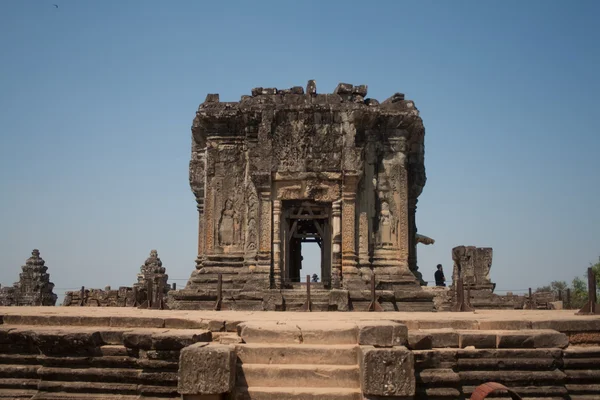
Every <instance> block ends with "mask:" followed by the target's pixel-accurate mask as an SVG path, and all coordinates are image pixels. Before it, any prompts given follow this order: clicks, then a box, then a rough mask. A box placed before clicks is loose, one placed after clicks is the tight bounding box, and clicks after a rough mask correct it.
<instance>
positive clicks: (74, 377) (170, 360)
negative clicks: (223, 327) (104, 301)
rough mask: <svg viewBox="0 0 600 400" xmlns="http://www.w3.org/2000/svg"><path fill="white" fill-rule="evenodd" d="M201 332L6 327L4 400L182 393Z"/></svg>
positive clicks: (1, 341)
mask: <svg viewBox="0 0 600 400" xmlns="http://www.w3.org/2000/svg"><path fill="white" fill-rule="evenodd" d="M211 339H212V336H211V333H210V332H208V331H205V330H196V329H154V328H104V327H97V328H91V327H53V326H18V325H16V326H10V325H0V399H31V400H58V399H61V400H134V399H144V400H155V399H162V400H165V399H169V398H170V399H176V398H180V395H179V394H178V393H177V373H178V361H179V352H180V350H181V349H182V348H184V347H186V346H188V345H190V344H193V343H196V342H209V341H210V340H211Z"/></svg>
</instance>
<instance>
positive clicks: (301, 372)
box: [237, 364, 360, 388]
mask: <svg viewBox="0 0 600 400" xmlns="http://www.w3.org/2000/svg"><path fill="white" fill-rule="evenodd" d="M237 382H238V383H239V384H240V385H241V386H242V385H243V386H247V387H253V386H261V387H265V386H266V387H299V388H302V387H329V388H334V387H335V388H359V387H360V382H359V369H358V366H357V365H325V364H321V365H307V364H238V365H237Z"/></svg>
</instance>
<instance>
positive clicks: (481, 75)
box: [0, 0, 600, 294]
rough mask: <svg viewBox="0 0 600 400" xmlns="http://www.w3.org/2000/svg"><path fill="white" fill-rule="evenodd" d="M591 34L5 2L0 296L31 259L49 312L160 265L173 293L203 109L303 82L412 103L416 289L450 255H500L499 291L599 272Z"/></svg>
mask: <svg viewBox="0 0 600 400" xmlns="http://www.w3.org/2000/svg"><path fill="white" fill-rule="evenodd" d="M53 3H56V4H57V5H58V6H59V7H58V8H56V7H55V6H53ZM599 16H600V2H598V1H548V0H544V1H533V0H528V1H507V0H503V1H485V2H482V1H451V2H450V1H434V2H431V1H418V2H416V1H399V0H394V1H376V2H364V1H361V2H358V1H333V0H327V1H296V2H292V1H239V2H232V1H218V2H217V1H195V0H194V1H183V0H181V1H165V0H161V1H146V0H144V1H142V0H138V1H133V0H129V1H116V0H114V1H113V0H102V1H92V0H89V1H75V0H48V1H45V0H44V1H42V0H39V1H22V0H19V1H17V0H12V1H10V0H5V1H3V2H2V5H1V7H0V55H1V60H2V61H1V62H0V282H1V283H2V284H3V285H9V284H12V283H13V282H14V281H16V280H18V274H19V272H20V266H21V265H23V264H24V261H25V260H26V259H27V257H29V255H30V252H31V250H32V249H33V248H39V249H40V251H41V255H42V257H43V258H44V259H45V260H46V264H47V265H48V266H49V268H50V270H49V272H50V274H51V278H52V280H53V281H54V282H55V284H56V287H57V288H58V289H59V290H57V292H59V294H61V293H60V292H61V291H62V290H63V289H64V288H76V287H79V286H81V285H85V286H87V287H104V286H105V285H112V286H113V287H117V286H119V285H131V284H132V283H133V282H134V281H135V279H136V274H137V272H138V271H139V267H140V265H142V263H143V262H144V260H145V259H146V257H147V256H148V254H149V252H150V250H151V249H154V248H156V249H157V250H158V252H159V255H160V257H161V258H162V260H163V263H164V265H165V267H166V268H167V272H168V274H169V275H170V277H171V278H176V279H181V280H179V281H177V283H178V285H179V286H183V285H184V284H185V280H186V279H187V278H188V276H189V274H190V273H191V271H192V270H193V268H194V259H195V256H196V229H197V212H196V205H195V201H194V197H193V195H192V193H191V191H190V189H189V184H188V162H189V158H190V145H191V133H190V126H191V123H192V119H193V118H194V115H195V111H196V109H197V107H198V104H200V103H201V102H202V101H204V98H205V96H206V94H207V93H220V95H221V99H222V100H225V101H236V100H238V99H239V97H240V96H241V95H243V94H249V93H250V90H251V88H252V87H256V86H263V87H278V88H288V87H291V86H294V85H302V86H304V85H306V81H307V80H308V79H316V81H317V90H318V91H319V92H321V93H325V92H332V91H333V89H334V88H335V86H336V85H337V83H338V82H349V83H353V84H367V85H368V86H369V97H373V98H377V99H379V100H384V99H385V98H387V97H389V96H390V95H392V94H393V93H394V92H402V93H405V94H406V97H407V98H408V99H412V100H414V101H415V102H416V105H417V107H418V108H419V110H420V111H421V116H422V117H423V120H424V123H425V128H426V139H425V141H426V143H425V146H426V147H425V149H426V159H425V163H426V168H427V176H428V180H427V185H426V186H425V189H424V191H423V194H422V195H421V197H420V199H419V203H418V211H417V225H418V228H419V232H420V233H422V234H425V235H428V236H431V237H433V238H434V239H436V243H435V245H433V246H422V247H419V254H418V255H419V265H420V269H421V271H422V272H423V273H424V275H425V278H426V279H427V280H432V279H433V272H434V269H435V265H436V264H437V263H442V264H443V265H444V266H445V267H446V271H447V274H446V275H450V272H449V271H451V265H452V261H451V249H452V247H454V246H457V245H461V244H462V245H476V246H492V247H493V248H494V260H493V265H492V280H493V281H495V282H497V284H498V286H497V287H498V288H499V289H509V290H510V289H513V290H514V289H524V288H527V287H529V286H532V287H534V288H535V287H537V286H538V285H543V284H545V283H548V282H550V281H551V280H568V281H570V280H571V279H572V278H573V277H574V276H576V275H578V276H581V275H583V274H584V272H585V269H586V267H587V266H588V265H589V263H590V262H595V261H597V260H598V256H600V206H599V199H600V174H599V172H600V166H599V157H598V153H599V151H600V132H599V128H598V115H599V113H600V100H599V99H600V78H599V76H598V71H600V45H599V42H600V25H599V24H598V17H599ZM420 246H421V245H420Z"/></svg>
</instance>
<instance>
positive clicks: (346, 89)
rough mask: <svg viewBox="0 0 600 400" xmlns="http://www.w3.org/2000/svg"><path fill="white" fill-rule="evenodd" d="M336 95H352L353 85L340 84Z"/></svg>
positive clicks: (335, 92)
mask: <svg viewBox="0 0 600 400" xmlns="http://www.w3.org/2000/svg"><path fill="white" fill-rule="evenodd" d="M333 93H334V94H352V85H351V84H350V83H339V84H338V85H337V87H336V88H335V90H334V91H333Z"/></svg>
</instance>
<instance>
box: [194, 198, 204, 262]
mask: <svg viewBox="0 0 600 400" xmlns="http://www.w3.org/2000/svg"><path fill="white" fill-rule="evenodd" d="M196 208H197V209H198V256H197V257H196V269H200V268H202V257H203V256H204V190H203V191H202V193H201V194H198V195H197V196H196Z"/></svg>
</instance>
